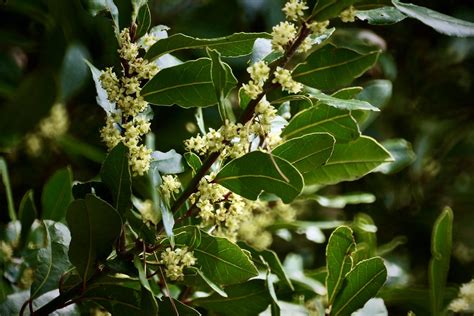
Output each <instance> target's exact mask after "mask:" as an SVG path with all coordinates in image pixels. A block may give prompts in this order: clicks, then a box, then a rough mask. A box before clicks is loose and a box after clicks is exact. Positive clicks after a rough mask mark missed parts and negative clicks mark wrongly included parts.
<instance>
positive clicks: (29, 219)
mask: <svg viewBox="0 0 474 316" xmlns="http://www.w3.org/2000/svg"><path fill="white" fill-rule="evenodd" d="M18 217H19V220H20V223H21V235H20V243H19V248H20V249H22V248H23V247H24V246H25V245H26V241H27V239H28V234H29V232H30V229H31V225H32V224H33V222H34V221H35V219H36V218H37V217H38V211H37V210H36V205H35V200H34V198H33V190H29V191H28V192H26V193H25V195H24V196H23V198H22V199H21V202H20V211H19V213H18Z"/></svg>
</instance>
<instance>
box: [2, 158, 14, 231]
mask: <svg viewBox="0 0 474 316" xmlns="http://www.w3.org/2000/svg"><path fill="white" fill-rule="evenodd" d="M0 173H1V174H2V181H3V185H4V186H5V194H6V197H7V207H8V215H9V216H10V221H12V222H14V221H16V211H15V204H14V203H13V195H12V188H11V186H10V177H9V175H8V167H7V163H6V161H5V159H3V157H0Z"/></svg>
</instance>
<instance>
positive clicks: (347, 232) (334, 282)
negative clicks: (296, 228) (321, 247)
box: [326, 226, 355, 305]
mask: <svg viewBox="0 0 474 316" xmlns="http://www.w3.org/2000/svg"><path fill="white" fill-rule="evenodd" d="M354 248H355V242H354V237H353V236H352V230H351V229H350V228H349V227H347V226H340V227H338V228H336V229H335V230H334V231H333V232H332V234H331V237H329V241H328V245H327V247H326V269H327V276H326V288H327V291H328V304H329V305H332V303H333V302H334V299H335V298H336V295H337V293H338V292H339V290H340V289H341V287H342V283H343V281H344V278H345V277H346V274H347V273H349V271H351V269H352V258H351V252H352V251H353V250H354Z"/></svg>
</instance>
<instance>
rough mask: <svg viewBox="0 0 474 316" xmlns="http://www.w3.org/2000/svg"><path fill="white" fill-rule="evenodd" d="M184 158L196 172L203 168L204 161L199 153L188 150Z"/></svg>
mask: <svg viewBox="0 0 474 316" xmlns="http://www.w3.org/2000/svg"><path fill="white" fill-rule="evenodd" d="M184 159H185V160H186V163H187V164H188V166H189V167H191V169H193V172H194V174H196V172H197V171H198V170H199V168H201V166H202V161H201V158H199V156H198V155H196V154H195V153H192V152H186V153H184Z"/></svg>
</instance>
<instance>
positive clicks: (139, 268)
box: [133, 256, 159, 295]
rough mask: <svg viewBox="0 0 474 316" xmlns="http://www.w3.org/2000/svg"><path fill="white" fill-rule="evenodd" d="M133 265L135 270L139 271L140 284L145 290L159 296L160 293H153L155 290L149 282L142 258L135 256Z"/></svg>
mask: <svg viewBox="0 0 474 316" xmlns="http://www.w3.org/2000/svg"><path fill="white" fill-rule="evenodd" d="M133 265H134V266H135V268H136V269H137V271H138V279H139V280H140V283H141V285H142V286H143V288H144V289H146V290H147V291H149V292H150V293H153V295H155V294H156V295H157V294H159V293H154V292H153V290H152V288H151V286H150V282H149V281H148V278H147V275H146V271H145V268H144V266H143V263H142V260H141V259H140V257H138V256H135V257H134V258H133Z"/></svg>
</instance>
